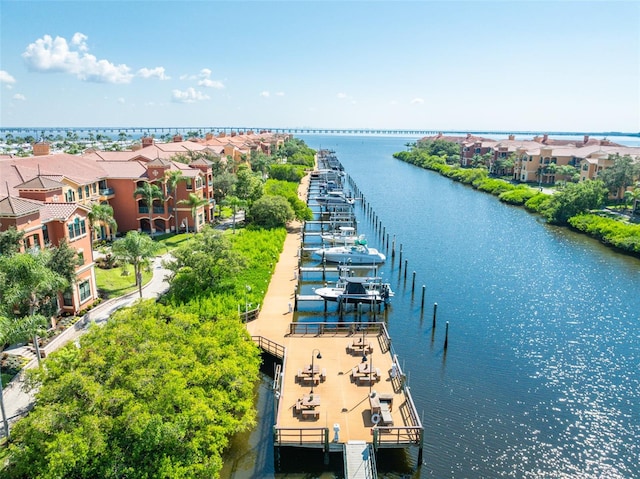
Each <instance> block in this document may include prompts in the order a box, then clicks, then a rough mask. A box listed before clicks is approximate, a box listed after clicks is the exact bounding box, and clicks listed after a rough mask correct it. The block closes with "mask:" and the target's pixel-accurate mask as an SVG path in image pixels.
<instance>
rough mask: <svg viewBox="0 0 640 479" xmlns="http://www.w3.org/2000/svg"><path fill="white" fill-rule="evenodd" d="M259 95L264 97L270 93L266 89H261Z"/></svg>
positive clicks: (267, 96)
mask: <svg viewBox="0 0 640 479" xmlns="http://www.w3.org/2000/svg"><path fill="white" fill-rule="evenodd" d="M260 96H261V97H264V98H269V97H270V96H271V93H269V92H268V91H266V90H265V91H261V92H260Z"/></svg>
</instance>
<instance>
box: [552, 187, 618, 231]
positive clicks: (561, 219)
mask: <svg viewBox="0 0 640 479" xmlns="http://www.w3.org/2000/svg"><path fill="white" fill-rule="evenodd" d="M606 197H607V188H606V187H605V186H604V183H603V182H602V181H600V180H595V181H594V180H586V181H583V182H581V183H570V184H568V185H567V186H566V188H565V189H564V190H562V191H559V192H557V193H556V194H554V195H552V196H551V198H550V199H549V203H548V205H547V209H546V211H545V212H544V214H545V216H546V217H547V219H548V220H549V222H551V223H553V224H559V225H565V224H567V221H568V220H569V218H571V217H572V216H575V215H577V214H580V213H584V212H586V211H588V210H591V209H594V208H600V207H601V206H602V205H603V204H604V201H605V199H606Z"/></svg>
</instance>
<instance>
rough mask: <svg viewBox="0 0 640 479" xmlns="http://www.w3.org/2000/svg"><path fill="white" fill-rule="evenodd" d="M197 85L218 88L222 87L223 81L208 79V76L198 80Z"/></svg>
mask: <svg viewBox="0 0 640 479" xmlns="http://www.w3.org/2000/svg"><path fill="white" fill-rule="evenodd" d="M198 86H204V87H207V88H216V89H218V90H220V89H222V88H224V83H222V82H221V81H218V80H210V79H208V78H205V79H203V80H200V81H199V82H198Z"/></svg>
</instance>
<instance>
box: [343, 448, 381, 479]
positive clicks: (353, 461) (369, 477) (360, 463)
mask: <svg viewBox="0 0 640 479" xmlns="http://www.w3.org/2000/svg"><path fill="white" fill-rule="evenodd" d="M344 472H345V474H344V476H345V478H346V479H377V477H378V473H377V472H376V457H375V454H374V452H373V446H372V445H371V444H367V443H366V442H365V441H349V442H348V443H347V444H345V447H344Z"/></svg>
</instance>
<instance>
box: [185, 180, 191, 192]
mask: <svg viewBox="0 0 640 479" xmlns="http://www.w3.org/2000/svg"><path fill="white" fill-rule="evenodd" d="M185 185H186V187H187V189H188V190H192V189H193V181H192V180H191V178H189V179H188V180H187V181H185Z"/></svg>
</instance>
